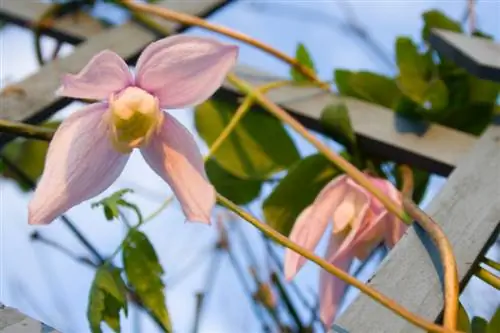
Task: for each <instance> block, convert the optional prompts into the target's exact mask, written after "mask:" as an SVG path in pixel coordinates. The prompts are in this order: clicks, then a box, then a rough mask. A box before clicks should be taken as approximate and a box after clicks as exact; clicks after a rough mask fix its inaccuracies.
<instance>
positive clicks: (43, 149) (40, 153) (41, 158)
mask: <svg viewBox="0 0 500 333" xmlns="http://www.w3.org/2000/svg"><path fill="white" fill-rule="evenodd" d="M59 124H60V122H59V121H51V122H47V123H45V124H42V126H44V127H48V128H52V129H56V128H57V127H58V126H59ZM48 147H49V144H48V142H45V141H39V140H28V139H23V138H18V139H16V140H14V141H12V142H11V143H9V144H8V145H6V146H5V147H4V149H3V150H2V154H3V155H4V156H5V157H6V158H8V159H9V160H10V161H11V162H12V163H14V164H15V165H16V166H17V167H18V168H19V169H20V170H21V171H22V172H23V173H24V174H25V175H26V176H28V177H29V178H30V179H31V180H33V181H35V182H36V181H37V180H38V178H40V176H41V175H42V172H43V168H44V166H45V156H46V155H47V149H48ZM2 176H3V177H4V178H7V179H11V180H13V181H15V182H16V183H17V184H18V186H19V188H20V189H21V190H23V191H28V190H30V186H29V185H28V184H26V182H25V181H23V180H22V179H21V178H19V177H18V176H17V175H16V174H14V173H12V172H10V171H9V169H8V168H4V170H3V171H2Z"/></svg>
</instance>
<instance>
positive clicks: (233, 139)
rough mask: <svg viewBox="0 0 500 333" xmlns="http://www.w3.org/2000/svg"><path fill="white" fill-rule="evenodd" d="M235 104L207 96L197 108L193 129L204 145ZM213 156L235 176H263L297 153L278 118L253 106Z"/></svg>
mask: <svg viewBox="0 0 500 333" xmlns="http://www.w3.org/2000/svg"><path fill="white" fill-rule="evenodd" d="M236 108H237V104H236V103H231V102H229V101H226V100H222V99H212V100H209V101H207V102H205V103H203V104H201V105H200V106H198V107H197V108H196V112H195V125H196V129H197V131H198V133H199V134H200V136H201V137H202V138H203V140H204V141H205V142H206V143H207V145H209V146H210V145H212V143H213V142H214V141H215V140H216V139H217V138H218V137H219V134H220V133H221V132H222V130H223V129H224V128H225V127H226V126H227V124H228V123H229V121H230V119H231V117H232V116H233V113H234V111H235V110H236ZM213 158H214V159H215V160H216V161H217V163H218V164H219V166H221V167H222V168H224V169H225V170H226V171H227V172H229V173H231V174H233V175H234V176H236V177H238V178H241V179H254V180H265V179H267V178H269V176H271V175H272V174H274V173H276V172H278V171H282V170H285V169H288V168H289V167H290V166H291V165H292V164H293V163H295V162H296V161H297V160H299V158H300V156H299V152H298V151H297V148H296V147H295V145H294V143H293V141H292V139H291V138H290V136H289V135H288V133H287V132H286V130H285V128H284V127H283V125H282V124H281V122H279V121H278V120H277V119H276V118H273V117H271V116H269V115H267V114H265V113H263V112H260V110H259V109H258V108H252V109H251V110H250V111H249V112H248V113H247V114H246V115H245V116H244V117H243V119H241V120H240V122H239V124H238V125H236V127H235V129H234V130H233V131H232V132H231V134H230V135H229V136H228V137H227V138H226V140H225V141H224V142H223V143H222V144H221V146H220V147H219V149H218V150H217V151H216V152H215V153H214V155H213Z"/></svg>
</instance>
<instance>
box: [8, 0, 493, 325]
mask: <svg viewBox="0 0 500 333" xmlns="http://www.w3.org/2000/svg"><path fill="white" fill-rule="evenodd" d="M344 3H346V4H347V5H346V6H340V5H339V4H338V2H337V3H336V2H333V1H320V0H316V1H313V0H310V1H294V0H288V1H277V0H275V1H236V2H235V3H232V4H230V5H228V6H226V7H225V8H224V9H222V10H219V11H218V12H217V13H215V14H214V15H212V16H211V17H210V21H212V22H217V23H220V24H223V25H226V26H229V27H231V28H234V29H236V30H239V31H241V32H244V33H247V34H249V35H251V36H252V37H254V38H257V39H260V40H262V41H264V42H266V43H268V44H271V45H273V46H274V47H276V48H278V49H280V50H282V51H284V52H285V53H287V54H294V52H295V48H296V45H297V43H299V42H302V43H304V44H305V45H306V46H307V48H308V49H309V50H310V52H311V54H312V55H313V59H314V61H315V65H316V68H317V69H318V72H319V75H320V77H321V78H322V79H325V80H328V79H331V78H332V73H333V70H334V69H336V68H347V69H354V70H371V71H376V72H379V73H385V74H389V75H390V74H394V73H395V67H394V66H393V65H392V62H393V56H392V55H393V53H394V45H393V44H394V40H395V37H396V36H397V35H408V36H412V37H414V38H415V39H416V40H420V38H419V35H420V28H421V26H422V20H421V18H420V15H421V13H422V12H423V11H425V10H428V9H431V8H437V9H440V10H442V11H444V12H445V13H446V14H448V15H449V16H451V17H453V18H455V19H461V17H462V15H463V13H464V8H465V1H462V0H435V1H412V0H407V1H378V0H372V1H353V0H352V1H344ZM96 12H97V13H98V14H102V13H106V14H108V13H109V8H108V7H107V6H104V5H103V6H102V7H101V8H98V9H97V10H96ZM477 15H478V27H479V28H480V29H482V30H483V31H485V32H487V33H490V34H493V35H494V36H495V39H496V40H497V41H498V39H499V38H500V23H499V21H500V2H499V1H486V0H483V1H481V0H480V1H479V3H478V5H477ZM113 18H115V19H117V20H119V19H120V15H119V13H115V14H113ZM349 18H351V22H352V20H354V22H357V23H359V24H360V25H361V26H362V27H365V28H366V31H368V33H369V34H370V36H371V37H372V38H373V40H374V41H376V43H377V44H379V45H380V48H381V49H382V53H383V54H385V55H386V56H384V57H382V58H380V57H379V56H377V55H376V54H375V53H373V51H372V50H371V49H370V48H368V47H367V46H366V45H365V44H364V43H363V42H362V41H361V40H360V39H359V38H358V37H357V36H356V35H354V34H352V33H350V30H349V29H347V27H346V22H347V21H348V20H349ZM187 33H189V34H194V35H211V33H209V32H205V31H202V30H200V29H190V30H189V31H188V32H187ZM0 38H1V40H0V65H1V67H0V78H1V87H4V86H6V85H7V84H13V83H15V82H18V81H20V80H22V79H23V78H25V77H27V76H29V75H30V74H32V73H34V72H36V71H37V63H36V59H35V55H34V49H33V45H32V34H31V33H30V32H28V31H27V30H23V29H21V28H18V27H14V26H7V27H5V28H4V29H3V30H1V31H0ZM218 38H220V39H221V40H226V41H230V42H233V41H232V40H229V39H226V38H224V37H220V36H219V37H218ZM236 44H238V43H237V42H236ZM44 45H47V46H48V47H47V48H46V49H47V51H49V52H50V51H51V49H52V48H51V46H53V41H52V40H51V39H50V38H45V39H44ZM240 46H241V50H240V58H239V62H240V63H242V64H248V65H252V66H254V67H257V68H260V69H264V70H267V71H269V72H270V73H273V74H278V75H283V76H287V75H288V68H287V66H285V65H284V64H283V63H280V62H279V61H277V60H276V59H273V58H271V57H270V56H268V55H267V54H265V53H262V52H261V51H259V50H256V49H252V48H251V47H249V46H246V45H242V44H241V45H240ZM71 51H72V47H71V46H66V47H64V50H63V53H62V54H64V55H67V54H69V53H70V52H71ZM80 106H81V104H78V103H73V104H72V105H70V106H69V107H67V108H66V109H64V110H63V111H61V112H60V113H59V114H57V116H56V118H59V119H63V118H64V117H65V116H67V115H68V114H70V113H71V112H74V110H76V109H78V107H80ZM171 114H173V115H174V116H175V117H176V118H177V119H179V120H180V121H181V122H182V123H183V124H185V125H186V126H187V127H188V128H189V129H191V130H192V129H193V114H192V111H191V110H172V111H171ZM193 132H194V131H193ZM409 135H411V134H409ZM293 138H294V140H295V141H296V143H297V145H298V146H299V147H300V152H301V154H302V156H307V155H309V154H311V153H314V152H315V150H314V149H313V148H312V147H311V146H310V145H309V144H307V143H305V142H304V141H303V140H302V139H300V138H299V137H297V136H296V135H293ZM198 142H199V144H200V147H201V148H202V151H203V152H204V153H206V152H207V149H206V146H205V144H204V143H203V141H201V140H199V139H198ZM444 181H445V180H444V179H443V178H438V177H435V178H434V179H433V185H432V187H431V189H430V191H429V193H428V196H427V198H426V200H425V202H424V206H425V204H426V203H428V202H429V201H430V200H431V199H432V197H433V196H434V195H435V193H436V192H437V191H439V189H440V188H441V186H443V184H444ZM124 187H131V188H133V189H135V194H133V195H131V196H130V199H131V200H132V201H134V202H136V203H137V204H138V205H139V206H140V207H141V209H142V211H143V212H144V213H145V215H148V213H149V212H152V211H154V210H155V209H156V208H157V207H158V206H159V205H160V204H161V203H162V202H163V200H164V199H165V198H167V197H168V196H169V195H170V190H169V188H168V186H167V185H166V184H164V182H163V181H161V180H160V178H159V177H158V176H156V174H154V173H153V171H151V170H150V169H149V167H148V166H147V165H146V164H145V162H144V161H143V160H142V157H141V156H140V154H139V153H134V154H133V156H132V158H131V159H130V161H129V163H128V165H127V167H126V169H125V171H124V173H123V174H122V175H121V176H120V178H119V179H118V180H117V181H116V182H115V184H114V185H113V186H112V187H111V188H110V189H109V190H107V191H106V192H104V193H103V194H102V195H101V196H100V197H104V196H106V195H109V194H110V193H112V192H114V191H116V190H118V189H121V188H124ZM268 192H269V188H268V189H265V191H264V193H268ZM29 199H30V194H24V193H22V192H21V191H20V190H19V189H18V188H17V186H16V185H15V184H13V183H12V182H10V181H5V180H0V302H2V303H4V304H7V305H9V306H13V307H18V308H20V309H21V310H22V311H23V312H25V313H26V314H28V315H30V316H32V317H34V318H37V319H40V320H42V321H44V322H46V323H47V324H50V325H52V326H54V327H55V328H57V329H59V330H61V331H62V332H72V333H73V332H74V333H86V332H88V328H87V327H88V325H87V320H86V317H85V315H86V307H87V297H88V292H89V289H90V284H91V282H92V279H93V276H94V271H93V269H91V268H89V267H86V266H84V265H82V264H79V263H76V262H74V261H73V260H72V259H70V258H68V257H67V256H66V255H64V254H61V253H60V252H57V251H55V250H53V249H51V248H48V247H47V246H45V245H43V244H39V243H37V244H33V243H31V242H30V239H29V234H30V233H31V232H32V231H33V230H35V229H36V228H35V227H31V226H28V224H27V209H26V207H27V203H28V201H29ZM97 200H98V198H96V199H95V200H90V201H89V202H86V203H83V204H81V205H79V206H77V207H75V208H73V209H71V210H70V211H69V212H68V216H69V217H70V218H71V219H73V220H74V221H75V222H76V224H77V225H78V227H79V228H80V229H81V230H82V231H83V233H84V234H85V236H86V237H88V238H89V239H90V240H91V242H92V243H93V244H95V245H96V246H97V248H98V249H99V250H100V251H101V252H102V253H103V254H110V253H112V252H113V251H114V249H115V248H116V246H117V245H118V244H119V243H120V241H121V240H122V239H123V236H124V234H125V232H126V230H125V228H124V226H123V224H120V223H116V222H114V223H108V222H106V221H105V220H104V219H103V217H102V213H101V211H100V210H92V209H91V208H90V202H94V201H97ZM254 206H255V207H258V205H254ZM254 210H255V209H254ZM238 227H239V228H240V231H244V233H245V234H246V235H248V238H249V240H250V242H251V243H252V247H253V248H254V249H255V250H256V252H257V255H258V256H259V258H261V260H260V261H261V262H262V263H263V265H262V267H259V274H260V275H261V276H262V277H264V276H266V274H267V272H268V270H267V265H266V260H267V259H266V258H265V255H264V253H265V252H264V247H263V244H262V242H261V239H260V237H259V236H258V234H257V233H256V232H255V231H254V230H253V229H252V227H250V226H248V225H247V224H245V223H242V222H239V224H238ZM38 229H39V231H40V232H41V233H42V234H43V235H44V236H46V237H47V238H50V239H52V240H56V241H57V242H59V243H60V244H62V245H64V246H65V247H67V248H69V249H70V250H71V251H73V252H75V253H77V254H79V255H84V254H87V252H86V250H85V249H84V248H83V247H82V246H81V245H79V243H78V241H77V240H76V239H75V237H74V236H73V235H72V234H71V233H70V232H69V231H68V229H67V228H66V227H65V226H64V225H63V224H62V223H61V222H60V221H56V222H54V223H53V224H51V225H49V226H46V227H43V228H38ZM142 230H143V231H144V232H146V233H147V235H148V236H149V238H150V240H151V241H152V242H153V244H154V246H155V249H156V251H157V253H158V254H159V256H160V260H161V263H162V264H163V266H164V267H165V269H166V271H167V275H166V277H165V282H166V283H167V286H168V287H167V297H168V301H167V302H168V307H169V311H170V313H171V316H172V319H173V322H174V325H175V326H174V327H175V330H176V332H181V333H183V332H188V331H190V329H191V323H192V319H193V314H194V309H195V293H196V292H198V291H200V290H202V288H203V284H204V281H205V275H206V271H207V269H208V267H209V264H210V255H211V253H212V252H211V251H210V249H211V248H212V247H213V243H214V241H215V239H216V236H217V231H216V228H215V227H213V228H209V227H206V226H204V225H199V224H185V223H184V217H183V215H182V213H181V212H180V210H179V207H178V205H177V203H174V204H172V206H171V207H170V208H169V209H167V210H165V211H164V212H163V213H162V214H161V215H160V216H159V217H158V218H157V219H156V220H154V221H152V222H150V223H148V224H147V225H146V226H144V228H143V229H142ZM235 246H236V248H237V249H236V251H235V253H236V254H237V255H239V258H240V259H241V260H244V258H243V256H241V254H242V252H241V250H240V249H239V248H238V244H236V245H235ZM323 248H324V241H323V242H322V244H321V245H320V248H319V249H318V253H321V251H322V250H323ZM490 255H492V256H493V257H496V258H497V259H498V258H499V257H500V255H499V251H498V250H497V249H494V250H492V251H490ZM187 262H195V263H196V264H195V266H196V267H197V268H196V270H195V271H193V272H192V274H190V275H185V273H184V267H186V264H185V263H187ZM376 262H377V260H375V261H374V263H376ZM243 266H244V265H243ZM372 271H373V265H370V267H367V269H366V270H365V272H364V274H363V275H362V277H361V278H362V279H366V278H367V277H368V276H369V275H370V274H371V272H372ZM317 273H318V269H317V268H316V267H315V266H313V265H311V264H308V265H306V267H305V269H304V270H303V271H301V272H300V273H299V275H298V276H297V278H296V280H297V282H298V283H299V285H300V286H301V287H302V288H303V289H304V290H306V291H307V292H308V293H309V290H316V288H317V287H316V284H317V276H318V274H317ZM355 295H356V292H350V293H349V295H348V297H347V302H346V303H349V301H350V300H352V298H353V297H355ZM464 297H465V298H464V302H465V305H466V308H467V310H468V311H469V312H470V313H472V314H473V315H480V316H483V317H487V318H488V317H489V316H491V314H492V313H493V312H494V310H495V308H496V307H497V306H498V305H499V304H500V293H499V292H498V291H494V289H492V288H489V287H488V286H485V285H484V284H483V283H482V282H481V281H479V280H477V279H473V280H472V282H471V283H470V286H469V287H468V288H467V289H466V291H465V293H464ZM247 298H248V295H246V294H245V293H244V291H243V289H242V287H241V285H240V282H239V280H238V279H237V278H236V276H235V273H234V271H233V270H232V268H231V266H230V264H229V261H228V259H227V258H223V259H222V261H221V273H220V274H219V275H218V277H217V281H216V283H215V286H214V289H213V291H212V294H211V295H210V298H209V300H208V304H207V306H206V308H207V309H206V312H205V314H204V316H203V319H202V322H201V329H200V332H203V333H209V332H259V325H258V322H257V320H256V318H255V316H254V314H253V312H252V310H251V308H250V303H249V302H248V299H247ZM122 324H123V332H134V331H137V330H138V328H140V329H141V330H142V332H153V331H154V327H155V326H154V324H152V323H151V322H150V320H149V319H148V318H145V317H144V316H142V315H141V314H139V313H137V311H132V313H131V314H130V316H129V318H128V320H125V319H124V320H123V321H122Z"/></svg>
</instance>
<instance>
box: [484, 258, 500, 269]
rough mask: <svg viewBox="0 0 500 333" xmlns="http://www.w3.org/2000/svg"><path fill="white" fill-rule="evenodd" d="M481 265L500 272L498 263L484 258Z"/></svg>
mask: <svg viewBox="0 0 500 333" xmlns="http://www.w3.org/2000/svg"><path fill="white" fill-rule="evenodd" d="M482 263H483V264H485V265H487V266H490V267H491V268H493V269H495V270H497V271H499V272H500V263H498V262H496V261H494V260H492V259H489V258H486V257H484V258H483V260H482Z"/></svg>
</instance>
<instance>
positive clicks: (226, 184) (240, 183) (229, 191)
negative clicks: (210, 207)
mask: <svg viewBox="0 0 500 333" xmlns="http://www.w3.org/2000/svg"><path fill="white" fill-rule="evenodd" d="M205 170H206V172H207V176H208V179H209V180H210V182H211V183H212V184H213V185H214V186H215V189H216V190H217V192H219V193H220V194H222V195H223V196H225V197H226V198H228V199H230V200H231V201H232V202H234V203H235V204H237V205H245V204H247V203H249V202H251V201H252V200H254V199H255V198H257V197H258V196H259V193H260V189H261V187H262V181H260V180H252V179H241V178H238V177H235V176H233V175H232V174H230V173H229V172H227V171H226V170H224V169H223V168H222V167H220V166H219V164H217V162H216V161H215V160H214V159H210V160H208V161H207V162H206V163H205Z"/></svg>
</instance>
